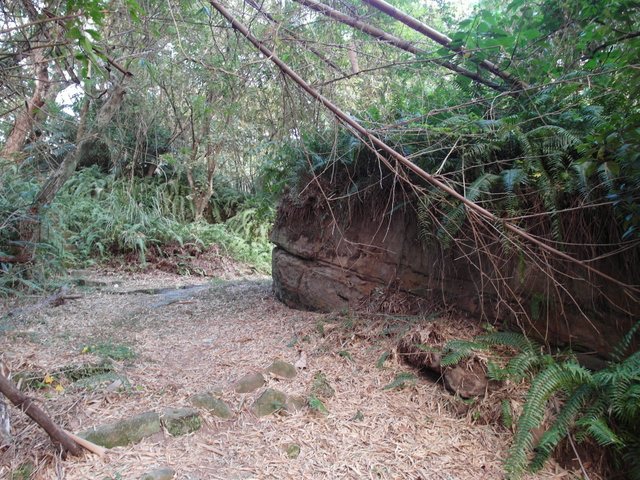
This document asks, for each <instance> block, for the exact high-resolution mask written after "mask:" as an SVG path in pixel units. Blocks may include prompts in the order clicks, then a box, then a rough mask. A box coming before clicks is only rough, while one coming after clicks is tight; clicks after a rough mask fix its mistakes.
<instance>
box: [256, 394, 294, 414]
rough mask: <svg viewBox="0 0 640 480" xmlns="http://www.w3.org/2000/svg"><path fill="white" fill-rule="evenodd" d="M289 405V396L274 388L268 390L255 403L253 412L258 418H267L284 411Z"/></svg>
mask: <svg viewBox="0 0 640 480" xmlns="http://www.w3.org/2000/svg"><path fill="white" fill-rule="evenodd" d="M286 405H287V394H286V393H283V392H281V391H279V390H274V389H273V388H267V389H266V390H265V391H264V392H263V393H262V395H260V396H259V397H258V399H257V400H256V401H255V402H254V403H253V406H252V407H251V410H252V411H253V413H254V414H255V415H256V416H258V417H266V416H267V415H271V414H272V413H275V412H278V411H280V410H284V409H285V408H286Z"/></svg>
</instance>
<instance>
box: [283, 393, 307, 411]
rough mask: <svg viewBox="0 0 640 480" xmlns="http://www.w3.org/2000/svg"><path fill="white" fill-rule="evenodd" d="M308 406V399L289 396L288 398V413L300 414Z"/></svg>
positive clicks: (299, 396)
mask: <svg viewBox="0 0 640 480" xmlns="http://www.w3.org/2000/svg"><path fill="white" fill-rule="evenodd" d="M306 406H307V399H306V398H304V397H303V396H301V395H289V396H288V397H287V411H288V412H298V411H300V410H302V409H303V408H304V407H306Z"/></svg>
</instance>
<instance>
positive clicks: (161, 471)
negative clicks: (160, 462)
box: [140, 468, 176, 480]
mask: <svg viewBox="0 0 640 480" xmlns="http://www.w3.org/2000/svg"><path fill="white" fill-rule="evenodd" d="M175 476H176V471H175V470H173V469H171V468H156V469H155V470H150V471H148V472H147V473H145V474H144V475H142V477H140V480H172V479H173V478H174V477H175Z"/></svg>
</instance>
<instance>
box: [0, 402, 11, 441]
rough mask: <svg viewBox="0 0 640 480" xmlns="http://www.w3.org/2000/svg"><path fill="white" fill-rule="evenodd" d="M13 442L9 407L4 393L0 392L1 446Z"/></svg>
mask: <svg viewBox="0 0 640 480" xmlns="http://www.w3.org/2000/svg"><path fill="white" fill-rule="evenodd" d="M12 443H13V438H11V419H10V418H9V409H8V408H7V404H6V403H5V401H4V395H2V394H1V393H0V447H3V446H5V445H11V444H12Z"/></svg>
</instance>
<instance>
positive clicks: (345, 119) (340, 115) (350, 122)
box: [209, 0, 640, 293]
mask: <svg viewBox="0 0 640 480" xmlns="http://www.w3.org/2000/svg"><path fill="white" fill-rule="evenodd" d="M296 1H299V0H296ZM303 1H305V2H307V1H309V0H303ZM209 3H211V5H212V6H213V7H214V8H215V9H216V10H218V12H220V13H221V14H222V16H223V17H225V18H226V19H227V20H228V21H229V22H230V23H231V25H232V26H233V28H235V29H236V30H237V31H239V32H240V33H241V34H242V35H244V36H245V37H246V38H247V40H249V41H250V42H251V43H252V44H253V45H254V46H255V47H256V48H257V49H258V50H260V52H261V53H262V54H263V55H264V56H265V57H267V58H268V59H269V60H271V61H272V62H273V63H275V64H276V65H277V67H278V68H279V69H280V70H281V71H282V73H284V74H285V75H287V76H288V77H289V78H291V79H292V80H293V81H294V82H296V83H297V84H298V85H299V86H300V87H301V88H302V89H303V90H304V91H305V92H307V93H308V94H309V95H310V96H311V97H313V98H314V99H315V100H317V101H318V102H320V103H321V104H322V105H324V106H325V107H326V108H327V109H328V110H329V111H331V112H332V113H333V115H334V116H335V117H336V118H337V119H338V120H339V121H340V122H342V123H343V124H344V125H346V126H347V127H349V128H351V129H352V130H353V131H355V132H357V133H359V134H360V135H362V136H363V137H366V138H367V139H369V141H370V142H371V143H372V144H373V145H374V146H375V147H376V148H379V149H380V150H382V151H383V152H385V153H387V154H388V155H389V156H390V157H391V158H392V159H394V160H396V161H397V162H398V163H399V164H400V165H402V166H403V167H405V168H407V169H408V170H410V171H412V172H413V173H415V174H416V175H417V176H419V177H420V178H422V179H423V180H425V181H426V182H428V183H430V184H431V185H433V186H434V187H436V188H437V189H439V190H441V191H443V192H445V193H447V194H448V195H451V196H452V197H453V198H455V199H456V200H458V201H459V202H461V203H462V204H463V205H464V206H465V207H466V208H468V209H469V210H470V211H472V212H473V213H475V214H477V215H478V216H479V217H480V218H482V219H484V220H485V221H487V222H490V223H493V224H494V225H501V226H502V228H504V229H505V230H508V231H509V232H511V233H513V234H515V235H517V236H518V237H520V238H521V239H523V240H525V241H527V242H529V243H531V244H534V245H536V246H537V247H539V248H540V249H541V250H543V251H546V252H547V253H550V254H552V255H554V256H556V257H559V258H562V259H563V260H566V261H568V262H571V263H573V264H576V265H578V266H580V267H582V268H583V269H585V270H587V271H588V272H590V273H592V274H594V275H597V276H598V277H600V278H603V279H605V280H607V281H609V282H612V283H614V284H616V285H618V286H620V287H622V288H624V289H626V290H628V291H631V292H635V293H640V288H639V287H637V286H634V285H628V284H626V283H624V282H622V281H621V280H618V279H617V278H614V277H611V276H610V275H607V274H606V273H604V272H602V271H600V270H598V269H597V268H594V267H592V266H591V265H589V264H588V263H585V262H582V261H580V260H578V259H577V258H574V257H572V256H571V255H568V254H566V253H564V252H561V251H560V250H558V249H556V248H554V247H552V246H551V245H548V244H547V243H545V242H543V241H541V240H540V239H538V238H536V237H534V236H533V235H531V234H530V233H528V232H526V231H525V230H523V229H521V228H520V227H517V226H516V225H513V224H512V223H509V222H506V221H504V220H503V219H501V218H499V217H497V216H496V215H495V214H493V213H491V212H490V211H489V210H487V209H485V208H483V207H481V206H480V205H478V204H476V203H474V202H472V201H471V200H469V199H468V198H466V197H465V196H464V195H462V194H460V193H459V192H457V191H455V190H454V189H453V188H451V187H450V186H448V185H446V184H445V183H443V182H442V181H440V180H439V179H438V178H436V177H435V176H433V175H431V174H429V173H427V172H426V171H425V170H423V169H422V168H420V167H419V166H417V165H415V164H414V163H412V162H411V161H410V160H409V159H408V158H406V157H405V156H404V155H402V154H400V153H398V152H396V151H395V150H394V149H393V148H391V147H390V146H389V145H387V144H386V143H384V142H383V141H382V140H380V139H379V138H378V137H376V136H375V135H374V134H373V133H371V132H370V131H369V130H367V129H366V128H364V127H363V126H362V125H360V124H359V123H358V122H356V121H355V120H354V119H353V118H352V117H351V116H349V115H347V114H346V113H345V112H343V111H342V110H340V108H338V107H337V106H336V105H334V104H333V103H332V102H331V101H330V100H329V99H327V98H326V97H325V96H324V95H322V94H321V93H319V92H317V91H316V90H315V89H314V88H313V87H311V85H309V84H308V83H307V82H306V81H305V80H304V79H303V78H302V77H300V76H299V75H298V74H297V73H296V72H294V71H293V70H292V69H291V67H289V66H288V65H287V64H286V63H284V62H283V61H282V60H280V58H279V57H278V56H277V55H276V54H275V53H274V52H272V51H271V50H269V49H268V48H267V47H266V46H265V45H264V44H263V43H262V42H260V41H259V40H258V39H257V38H256V37H254V36H253V34H252V33H251V32H250V31H249V30H248V29H247V27H246V26H244V25H243V24H242V23H241V22H239V21H238V20H236V18H235V17H234V16H233V15H232V14H231V13H230V12H229V11H228V10H227V9H226V8H224V7H223V6H222V5H220V4H219V3H218V2H217V1H216V0H209Z"/></svg>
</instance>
